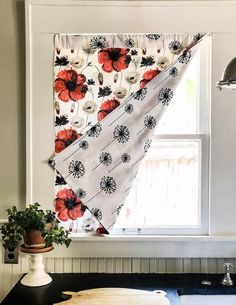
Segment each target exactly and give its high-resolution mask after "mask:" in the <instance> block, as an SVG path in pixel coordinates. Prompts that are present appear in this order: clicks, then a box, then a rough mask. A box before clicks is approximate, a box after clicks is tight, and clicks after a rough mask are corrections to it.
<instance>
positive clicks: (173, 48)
mask: <svg viewBox="0 0 236 305" xmlns="http://www.w3.org/2000/svg"><path fill="white" fill-rule="evenodd" d="M169 50H170V52H171V53H172V54H174V55H178V54H179V53H180V52H181V51H182V50H183V46H182V44H181V43H180V42H179V41H177V40H175V41H171V42H170V43H169Z"/></svg>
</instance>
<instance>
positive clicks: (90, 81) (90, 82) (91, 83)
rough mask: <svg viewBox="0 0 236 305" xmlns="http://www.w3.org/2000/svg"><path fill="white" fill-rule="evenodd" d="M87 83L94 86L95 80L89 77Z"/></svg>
mask: <svg viewBox="0 0 236 305" xmlns="http://www.w3.org/2000/svg"><path fill="white" fill-rule="evenodd" d="M87 84H88V85H90V86H94V85H95V81H94V80H93V79H92V78H90V79H88V81H87Z"/></svg>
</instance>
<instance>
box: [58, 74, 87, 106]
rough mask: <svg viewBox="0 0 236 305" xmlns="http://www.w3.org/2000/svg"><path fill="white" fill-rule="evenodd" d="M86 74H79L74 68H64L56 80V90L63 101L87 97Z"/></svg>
mask: <svg viewBox="0 0 236 305" xmlns="http://www.w3.org/2000/svg"><path fill="white" fill-rule="evenodd" d="M85 81H86V77H85V75H84V74H78V73H77V72H76V71H74V70H72V69H71V70H62V71H60V72H59V73H58V74H57V78H56V80H55V82H54V90H55V92H56V93H58V98H59V99H60V100H61V101H63V102H69V101H70V100H72V101H74V102H77V101H78V100H82V99H83V98H84V97H85V94H86V92H87V91H88V87H87V85H86V84H85Z"/></svg>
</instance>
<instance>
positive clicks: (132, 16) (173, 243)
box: [26, 0, 236, 259]
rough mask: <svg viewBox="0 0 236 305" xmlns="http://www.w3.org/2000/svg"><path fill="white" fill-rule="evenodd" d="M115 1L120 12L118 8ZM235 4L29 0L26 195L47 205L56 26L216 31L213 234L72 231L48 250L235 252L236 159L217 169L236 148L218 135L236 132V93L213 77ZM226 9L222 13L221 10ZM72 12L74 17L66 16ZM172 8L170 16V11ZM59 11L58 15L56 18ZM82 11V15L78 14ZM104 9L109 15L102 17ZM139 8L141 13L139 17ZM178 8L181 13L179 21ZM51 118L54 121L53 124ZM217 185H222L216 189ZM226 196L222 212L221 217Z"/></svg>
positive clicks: (227, 53)
mask: <svg viewBox="0 0 236 305" xmlns="http://www.w3.org/2000/svg"><path fill="white" fill-rule="evenodd" d="M117 6H118V7H119V12H122V13H120V14H117ZM235 8H236V1H187V0H185V1H175V0H173V1H159V0H158V1H142V0H140V1H115V0H114V1H90V0H89V1H87V0H83V1H80V0H51V1H50V3H49V2H48V0H26V64H27V65H26V93H27V94H26V105H27V117H26V121H27V122H26V123H27V134H26V137H27V149H26V152H27V158H26V159H27V181H26V183H27V199H26V202H27V203H30V202H34V201H39V202H40V203H42V204H43V205H45V206H44V207H45V208H48V202H51V200H52V198H53V195H54V194H53V189H51V188H50V187H48V185H52V183H53V179H54V175H53V171H51V170H50V169H49V168H48V166H47V164H46V163H45V162H44V160H46V158H47V157H48V155H50V153H52V151H53V147H54V146H53V144H54V143H53V142H52V143H51V142H50V141H51V139H52V138H53V134H54V133H53V130H54V129H53V122H51V121H50V119H51V117H52V115H53V109H52V107H51V96H52V90H51V88H52V84H53V80H52V78H51V77H49V76H48V75H50V72H51V65H52V60H51V56H50V55H48V54H49V53H50V52H48V50H50V48H52V47H53V45H52V37H53V34H54V33H78V32H81V33H95V32H101V33H106V32H107V24H109V31H111V32H115V33H120V32H132V33H143V32H147V31H148V32H156V31H157V29H158V31H159V32H170V33H173V32H179V33H182V32H185V31H186V30H187V31H188V32H196V30H197V31H199V32H208V33H210V32H211V33H213V34H212V38H213V39H212V40H213V49H214V52H213V65H212V86H211V88H212V99H213V100H214V103H213V107H212V126H213V128H212V140H211V150H212V152H213V153H212V154H214V155H213V158H212V159H211V161H210V164H211V167H210V175H209V178H210V186H211V193H210V209H211V211H210V214H209V217H210V223H209V226H210V230H209V236H164V235H163V236H139V235H137V236H125V235H122V236H109V235H108V236H106V237H102V236H101V237H98V236H91V237H87V236H86V237H85V236H82V237H78V236H77V237H76V236H74V237H73V236H72V239H73V242H72V243H71V246H70V248H69V249H66V248H63V247H60V248H59V249H57V248H56V249H55V250H54V251H52V252H50V253H49V254H48V256H53V257H58V258H62V257H65V258H66V257H67V258H71V257H81V258H85V257H110V258H112V257H127V258H131V257H137V258H140V257H147V258H151V257H165V258H166V257H169V258H180V259H182V258H183V257H185V258H189V257H192V258H193V257H198V258H200V257H202V258H209V257H215V258H217V257H218V258H219V257H222V258H223V257H226V258H227V257H234V256H235V241H236V234H235V226H234V223H235V219H234V218H235V217H234V215H235V213H234V212H235V210H236V207H235V204H234V198H235V188H234V187H233V186H232V185H231V184H230V185H229V184H228V183H227V181H226V182H225V183H222V181H223V179H226V180H227V178H229V179H231V180H233V181H234V180H235V179H234V177H235V164H230V167H228V172H229V173H227V174H224V175H223V177H222V175H219V174H218V173H219V170H220V169H222V164H223V163H225V159H226V158H228V159H229V160H228V159H227V160H228V161H232V162H233V160H234V159H233V156H231V150H233V151H234V149H235V144H234V143H232V147H231V146H230V147H228V146H227V147H226V148H225V151H224V150H222V148H221V146H220V144H219V141H222V139H223V138H224V137H230V138H231V137H233V135H234V131H232V130H231V129H230V128H231V124H226V126H223V127H222V126H221V124H222V122H224V119H225V118H227V117H229V123H231V122H232V121H233V118H234V112H233V113H227V114H225V107H226V108H227V109H231V108H230V107H231V106H229V105H231V104H232V105H234V103H235V102H234V101H235V94H233V93H227V92H225V93H224V92H223V93H222V92H219V90H217V89H216V88H215V82H216V81H218V80H219V77H220V75H221V73H222V70H223V68H224V67H225V65H226V64H227V63H228V62H229V60H230V59H231V58H233V57H234V56H235V54H234V47H228V48H227V47H226V46H227V45H228V46H232V45H233V46H234V42H235V40H234V36H235V33H236V25H235V24H234V23H232V19H233V17H234V14H235ZM88 12H89V14H90V16H92V17H91V18H90V20H89V22H88V19H86V18H87V15H88ZM222 12H224V14H221V13H222ZM68 15H69V16H70V18H66V16H68ZM167 15H168V16H169V18H166V16H167ZM219 15H220V16H221V20H220V22H219ZM58 16H60V18H57V17H58ZM78 16H80V17H81V18H79V19H78ZM104 16H105V17H106V22H102V21H101V20H102V19H104ZM137 16H142V18H139V19H137ZM176 16H182V17H181V22H180V19H179V18H176ZM95 17H96V18H95ZM42 20H44V22H42ZM62 20H63V22H62ZM117 20H119V21H120V22H117ZM137 20H138V22H137ZM150 20H151V22H150ZM169 20H172V22H169ZM75 21H76V22H75ZM199 21H200V22H199ZM186 25H187V28H186ZM42 44H43V48H41V49H40V52H39V46H40V45H42ZM39 80H40V81H39ZM42 93H43V96H42ZM42 97H43V98H42ZM225 100H226V101H225ZM232 107H233V106H232ZM232 117H233V118H232ZM39 118H40V120H39ZM218 121H220V123H218ZM48 122H51V123H50V124H48ZM228 125H230V127H229V126H228ZM42 126H43V127H44V128H42ZM222 128H223V129H224V131H222ZM226 142H227V141H226ZM223 143H225V142H224V141H223ZM225 145H228V143H226V144H225ZM221 156H222V158H221ZM222 159H223V160H222ZM216 165H217V166H216ZM219 186H220V191H218V190H217V188H218V187H219ZM219 192H220V194H222V196H221V195H219ZM225 198H226V199H227V200H225ZM222 204H223V210H224V216H222V217H221V213H222Z"/></svg>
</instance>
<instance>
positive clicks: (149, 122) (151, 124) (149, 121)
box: [144, 115, 157, 129]
mask: <svg viewBox="0 0 236 305" xmlns="http://www.w3.org/2000/svg"><path fill="white" fill-rule="evenodd" d="M156 124H157V122H156V119H155V118H154V116H150V115H147V116H146V117H145V120H144V126H145V127H147V128H148V129H153V128H155V127H156Z"/></svg>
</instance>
